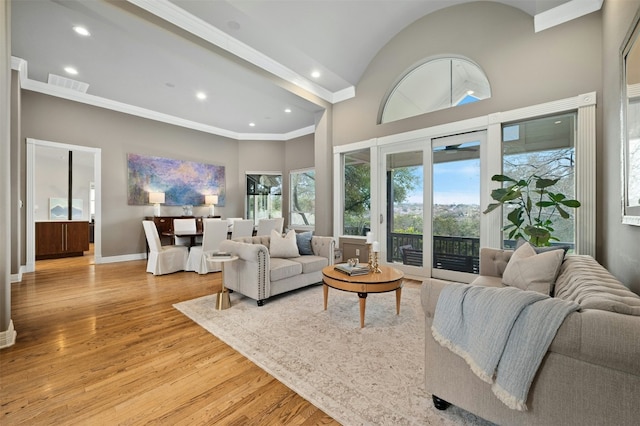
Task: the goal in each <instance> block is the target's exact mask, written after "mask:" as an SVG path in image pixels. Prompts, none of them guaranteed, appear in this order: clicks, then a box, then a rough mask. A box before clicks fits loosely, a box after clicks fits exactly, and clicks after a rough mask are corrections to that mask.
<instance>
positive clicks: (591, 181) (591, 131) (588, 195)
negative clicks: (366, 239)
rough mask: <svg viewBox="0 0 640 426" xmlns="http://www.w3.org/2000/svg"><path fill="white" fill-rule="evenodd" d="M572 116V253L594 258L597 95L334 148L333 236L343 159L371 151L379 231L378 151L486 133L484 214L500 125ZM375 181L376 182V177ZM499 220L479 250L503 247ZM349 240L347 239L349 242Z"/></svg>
mask: <svg viewBox="0 0 640 426" xmlns="http://www.w3.org/2000/svg"><path fill="white" fill-rule="evenodd" d="M569 111H576V112H577V115H578V118H577V122H576V123H577V127H576V128H577V135H576V142H575V145H576V172H575V173H576V176H575V179H576V199H578V200H579V201H580V202H581V203H582V206H581V207H580V208H579V209H577V211H576V247H575V251H576V253H578V254H587V255H591V256H594V257H595V250H596V199H595V197H596V174H595V173H593V170H595V164H596V158H595V155H596V128H595V125H596V92H589V93H584V94H580V95H578V96H574V97H570V98H565V99H560V100H556V101H551V102H547V103H543V104H537V105H531V106H528V107H523V108H518V109H514V110H510V111H505V112H497V113H492V114H488V115H485V116H480V117H476V118H471V119H468V120H462V121H457V122H453V123H446V124H441V125H437V126H433V127H428V128H423V129H418V130H412V131H409V132H404V133H398V134H394V135H389V136H383V137H380V138H373V139H368V140H365V141H360V142H355V143H351V144H346V145H340V146H336V147H334V149H333V155H334V160H333V164H334V169H333V170H334V192H333V193H334V206H335V209H334V212H335V214H334V227H333V233H334V235H336V236H339V237H340V236H342V237H346V236H345V235H343V232H342V225H341V224H342V222H343V210H344V204H343V201H342V199H343V198H344V191H343V187H344V183H343V181H342V178H343V176H344V161H343V157H344V154H345V153H348V152H351V151H357V150H361V149H364V148H369V149H370V150H371V164H372V166H373V165H375V167H372V168H371V170H372V171H371V175H372V176H371V184H372V190H371V193H372V199H371V227H372V231H374V232H376V233H377V232H380V230H379V229H377V227H378V226H379V225H378V222H379V221H378V220H374V218H377V217H378V216H379V214H380V213H381V212H380V208H381V206H380V205H379V204H380V200H379V199H377V196H376V194H377V185H378V176H377V174H378V173H379V170H378V169H379V162H378V147H380V146H383V145H387V144H395V143H401V142H407V141H410V140H413V139H417V138H424V139H431V138H434V137H440V136H449V135H453V134H456V133H463V132H470V131H474V130H487V149H484V150H481V154H480V161H481V164H484V167H483V171H484V173H483V172H482V171H481V179H482V180H483V182H486V183H487V184H486V185H483V187H482V188H481V192H482V193H481V204H482V205H481V208H482V209H483V210H484V209H486V207H487V205H488V204H489V202H490V201H491V191H492V190H493V189H495V188H497V187H498V186H499V183H498V182H493V181H491V176H492V175H494V174H499V173H501V170H502V156H501V155H500V156H496V155H493V156H492V155H490V153H496V152H502V151H501V150H502V134H501V132H502V124H503V123H508V122H513V121H520V120H525V119H531V118H535V117H540V116H544V115H550V114H558V113H562V112H569ZM374 175H375V176H374ZM499 216H500V215H486V217H485V220H484V221H483V222H482V223H481V228H480V238H481V245H482V246H483V247H493V248H500V247H501V237H502V234H501V232H500V227H501V220H500V217H499ZM349 237H351V236H349Z"/></svg>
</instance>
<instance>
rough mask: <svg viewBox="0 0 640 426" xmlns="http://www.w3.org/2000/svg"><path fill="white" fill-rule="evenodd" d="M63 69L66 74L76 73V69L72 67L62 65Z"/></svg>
mask: <svg viewBox="0 0 640 426" xmlns="http://www.w3.org/2000/svg"><path fill="white" fill-rule="evenodd" d="M64 70H65V72H66V73H67V74H71V75H78V70H77V69H75V68H74V67H64Z"/></svg>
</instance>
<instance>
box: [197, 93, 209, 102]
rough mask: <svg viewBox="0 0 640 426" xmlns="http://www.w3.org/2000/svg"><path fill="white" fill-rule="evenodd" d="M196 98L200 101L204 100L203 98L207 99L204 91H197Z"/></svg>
mask: <svg viewBox="0 0 640 426" xmlns="http://www.w3.org/2000/svg"><path fill="white" fill-rule="evenodd" d="M196 98H198V99H200V100H201V101H204V100H205V99H207V94H206V93H204V92H198V93H196Z"/></svg>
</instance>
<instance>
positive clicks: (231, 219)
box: [227, 217, 242, 232]
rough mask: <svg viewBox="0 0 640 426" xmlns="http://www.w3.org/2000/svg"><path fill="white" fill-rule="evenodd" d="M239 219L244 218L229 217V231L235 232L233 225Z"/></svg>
mask: <svg viewBox="0 0 640 426" xmlns="http://www.w3.org/2000/svg"><path fill="white" fill-rule="evenodd" d="M237 220H242V218H241V217H229V218H227V223H228V224H229V232H233V225H234V224H235V223H236V221H237Z"/></svg>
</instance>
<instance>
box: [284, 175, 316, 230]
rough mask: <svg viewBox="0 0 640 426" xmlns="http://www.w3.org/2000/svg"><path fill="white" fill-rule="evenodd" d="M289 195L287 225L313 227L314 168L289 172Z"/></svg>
mask: <svg viewBox="0 0 640 426" xmlns="http://www.w3.org/2000/svg"><path fill="white" fill-rule="evenodd" d="M289 179H290V183H291V197H290V201H289V205H290V212H289V225H290V226H293V227H311V228H312V227H314V226H315V224H316V214H315V212H316V173H315V170H314V169H306V170H297V171H293V172H291V173H290V174H289Z"/></svg>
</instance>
